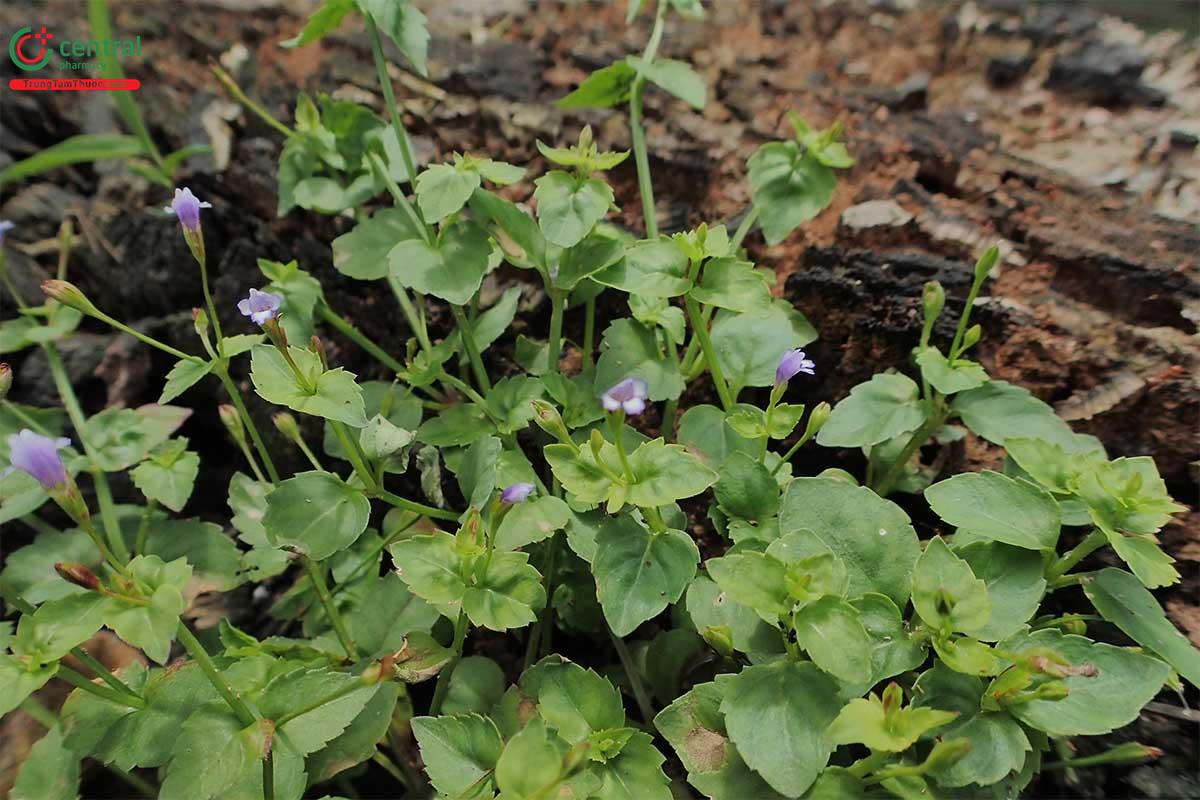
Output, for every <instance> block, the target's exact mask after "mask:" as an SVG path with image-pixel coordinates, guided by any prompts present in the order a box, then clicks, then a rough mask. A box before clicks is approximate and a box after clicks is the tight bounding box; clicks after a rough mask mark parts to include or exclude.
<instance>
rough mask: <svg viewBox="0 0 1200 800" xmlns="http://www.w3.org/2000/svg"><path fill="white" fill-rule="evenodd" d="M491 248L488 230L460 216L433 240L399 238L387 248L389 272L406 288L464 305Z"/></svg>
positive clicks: (484, 271)
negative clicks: (399, 240)
mask: <svg viewBox="0 0 1200 800" xmlns="http://www.w3.org/2000/svg"><path fill="white" fill-rule="evenodd" d="M491 252H492V248H491V245H490V244H489V242H488V235H487V232H486V231H485V230H484V229H483V228H481V227H480V226H479V225H477V224H476V223H474V222H470V221H467V220H459V221H457V222H455V223H454V224H453V225H450V226H449V227H448V228H445V229H444V230H443V231H442V233H441V235H440V236H439V237H438V240H437V241H436V242H433V243H427V242H425V241H423V240H421V239H409V240H408V241H403V242H400V243H399V244H397V245H396V246H395V247H393V248H392V249H391V251H389V253H388V265H389V268H390V269H391V274H392V276H393V277H394V278H396V280H398V281H400V283H401V284H403V285H404V286H406V287H407V288H409V289H414V290H416V291H418V292H421V293H422V294H432V295H433V296H435V297H440V298H441V299H443V300H445V301H446V302H449V303H455V304H456V305H465V304H466V303H468V302H470V300H471V298H472V297H473V296H474V295H475V292H477V291H479V285H480V284H481V283H482V282H483V276H484V275H485V274H487V271H488V257H489V256H490V254H491Z"/></svg>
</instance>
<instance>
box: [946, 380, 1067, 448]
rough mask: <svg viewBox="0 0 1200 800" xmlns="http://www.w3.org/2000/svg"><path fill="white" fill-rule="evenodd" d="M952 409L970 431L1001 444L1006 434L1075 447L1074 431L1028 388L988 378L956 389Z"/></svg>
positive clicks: (1065, 446) (1064, 446)
mask: <svg viewBox="0 0 1200 800" xmlns="http://www.w3.org/2000/svg"><path fill="white" fill-rule="evenodd" d="M951 408H952V409H953V411H954V412H955V413H956V414H958V415H959V416H961V417H962V421H963V423H965V424H966V426H967V427H968V428H970V429H971V431H972V432H973V433H975V434H976V435H978V436H982V437H983V438H984V439H987V440H988V441H989V442H992V443H993V444H999V445H1003V444H1004V443H1005V441H1006V440H1007V439H1008V437H1010V436H1019V437H1020V438H1032V439H1043V440H1045V441H1047V442H1051V443H1053V444H1057V445H1061V446H1062V447H1063V448H1065V449H1067V450H1068V452H1072V451H1075V450H1077V449H1079V445H1078V443H1077V440H1076V437H1075V434H1074V433H1073V432H1072V431H1071V428H1070V426H1069V425H1067V423H1066V422H1064V421H1063V420H1062V418H1061V417H1059V416H1058V415H1057V414H1056V413H1054V409H1053V408H1051V407H1050V406H1048V405H1046V404H1045V403H1043V402H1042V401H1041V400H1038V399H1037V398H1036V397H1034V396H1033V395H1031V394H1030V393H1029V391H1028V390H1026V389H1022V388H1020V387H1019V386H1013V385H1012V384H1010V383H1006V382H1005V381H988V382H987V383H985V384H984V385H983V386H980V387H979V388H978V389H970V390H968V391H965V392H960V393H959V394H958V395H957V396H955V398H954V402H953V403H952V404H951Z"/></svg>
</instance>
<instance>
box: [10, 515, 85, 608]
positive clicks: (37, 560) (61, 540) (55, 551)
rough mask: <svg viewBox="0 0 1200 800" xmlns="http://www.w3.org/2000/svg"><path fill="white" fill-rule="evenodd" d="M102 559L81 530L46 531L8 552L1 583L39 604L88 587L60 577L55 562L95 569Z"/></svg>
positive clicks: (18, 594) (32, 602)
mask: <svg viewBox="0 0 1200 800" xmlns="http://www.w3.org/2000/svg"><path fill="white" fill-rule="evenodd" d="M102 561H103V559H102V558H101V556H100V551H99V550H97V549H96V546H95V545H94V544H92V541H91V539H89V538H88V537H87V535H85V534H84V533H83V532H82V531H76V530H70V531H46V532H44V533H40V534H38V536H37V538H36V539H34V540H33V542H32V543H30V544H27V545H25V546H24V547H22V548H20V549H17V550H14V551H12V552H11V553H9V554H8V557H7V559H6V560H5V564H4V570H3V571H2V572H0V583H3V584H4V586H5V588H6V589H7V590H9V591H11V592H12V593H13V594H15V595H16V596H17V597H20V598H21V599H22V600H24V601H25V602H26V603H30V604H32V605H38V604H41V603H44V602H46V601H47V600H55V599H58V598H60V597H67V596H69V595H73V594H79V593H80V592H84V591H87V590H86V589H83V588H81V587H78V586H76V585H74V584H72V583H67V582H66V581H64V580H63V579H62V578H60V577H59V575H58V573H57V572H55V571H54V565H55V564H56V563H58V562H74V563H79V564H83V565H84V566H85V567H89V568H90V569H92V570H93V571H96V570H98V569H99V566H100V563H101V562H102Z"/></svg>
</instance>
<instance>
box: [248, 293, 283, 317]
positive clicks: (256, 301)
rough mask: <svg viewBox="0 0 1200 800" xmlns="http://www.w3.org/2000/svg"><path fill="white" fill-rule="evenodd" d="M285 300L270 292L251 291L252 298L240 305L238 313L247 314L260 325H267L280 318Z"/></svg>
mask: <svg viewBox="0 0 1200 800" xmlns="http://www.w3.org/2000/svg"><path fill="white" fill-rule="evenodd" d="M281 305H283V298H282V297H280V296H279V295H277V294H271V293H270V292H260V291H259V290H258V289H251V290H250V296H249V297H247V298H246V299H245V300H242V301H240V302H239V303H238V311H240V312H242V313H243V314H245V315H246V316H247V317H249V318H250V319H252V320H254V322H255V323H256V324H258V325H265V324H267V323H268V322H270V321H271V320H273V319H275V318H276V317H278V316H279V307H280V306H281Z"/></svg>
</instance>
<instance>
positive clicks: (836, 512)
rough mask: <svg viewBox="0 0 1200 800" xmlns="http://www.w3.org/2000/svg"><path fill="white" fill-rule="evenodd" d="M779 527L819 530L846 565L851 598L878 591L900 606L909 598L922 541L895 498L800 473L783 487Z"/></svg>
mask: <svg viewBox="0 0 1200 800" xmlns="http://www.w3.org/2000/svg"><path fill="white" fill-rule="evenodd" d="M779 528H780V531H782V532H784V533H790V532H793V531H797V530H802V529H807V530H810V531H812V532H813V533H814V534H816V536H817V538H819V539H820V540H821V541H822V542H824V543H825V545H826V546H828V547H829V549H830V550H832V551H833V552H834V554H835V555H837V556H838V558H840V559H841V560H842V561H843V562H844V563H845V564H846V568H847V570H848V572H849V574H850V589H849V593H848V596H849V597H857V596H859V595H861V594H864V593H866V592H879V593H880V594H885V595H887V596H888V597H889V598H891V599H892V601H893V602H895V603H896V605H898V606H900V607H903V606H904V605H905V604H907V603H908V595H909V589H910V577H911V575H912V569H913V563H914V562H915V561H916V560H917V556H918V555H920V550H921V546H920V543H919V542H918V541H917V534H916V531H914V530H913V528H912V525H911V523H910V522H909V519H908V515H907V514H905V513H904V511H903V510H902V509H901V508H900V507H899V506H897V505H896V504H895V503H893V502H891V501H889V500H884V499H883V498H881V497H879V496H878V495H877V494H875V493H874V492H872V491H871V490H870V489H867V488H865V487H861V486H851V485H850V484H848V483H846V482H844V481H841V480H837V479H834V478H796V479H795V480H793V481H792V482H791V483H789V484H788V487H787V489H786V490H785V491H784V494H783V505H782V507H781V508H780V511H779Z"/></svg>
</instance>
